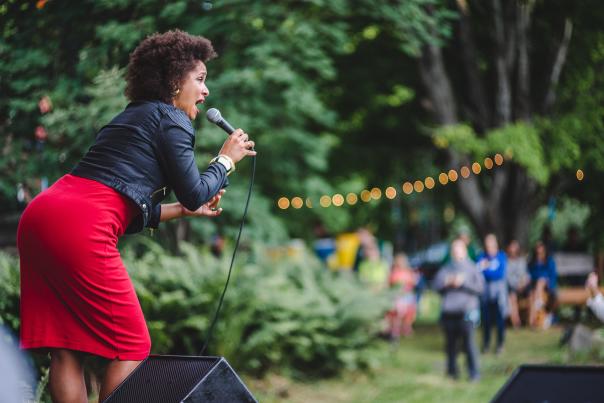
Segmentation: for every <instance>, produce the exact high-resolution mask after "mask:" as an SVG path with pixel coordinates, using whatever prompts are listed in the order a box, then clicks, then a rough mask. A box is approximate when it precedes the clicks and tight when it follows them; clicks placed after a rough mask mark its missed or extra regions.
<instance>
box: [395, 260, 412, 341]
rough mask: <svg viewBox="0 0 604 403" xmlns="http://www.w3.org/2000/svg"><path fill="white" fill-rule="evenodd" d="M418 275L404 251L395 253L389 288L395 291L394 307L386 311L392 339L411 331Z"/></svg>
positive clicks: (406, 334)
mask: <svg viewBox="0 0 604 403" xmlns="http://www.w3.org/2000/svg"><path fill="white" fill-rule="evenodd" d="M417 281H418V275H417V273H416V272H415V270H413V268H411V266H409V260H408V259H407V255H405V254H404V253H397V254H396V255H395V256H394V261H393V262H392V269H391V271H390V278H389V279H388V283H389V284H390V288H391V289H394V290H395V291H396V294H395V297H394V307H393V309H391V310H390V312H388V322H389V323H388V324H389V335H390V338H391V339H392V340H398V339H399V338H400V336H401V334H402V335H403V336H409V335H410V334H411V333H412V332H413V328H412V326H413V322H414V321H415V314H416V299H415V293H414V289H415V285H416V284H417Z"/></svg>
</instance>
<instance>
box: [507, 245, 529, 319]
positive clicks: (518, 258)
mask: <svg viewBox="0 0 604 403" xmlns="http://www.w3.org/2000/svg"><path fill="white" fill-rule="evenodd" d="M506 253H507V257H508V265H507V271H506V280H507V283H508V296H509V308H510V321H511V322H512V326H514V327H515V328H518V327H519V326H520V325H521V323H520V313H519V308H518V299H520V298H523V297H524V298H526V297H528V295H529V292H530V283H531V279H530V276H529V272H528V270H527V262H526V257H525V256H524V255H522V254H521V253H520V244H519V243H518V241H516V240H512V241H511V242H510V243H509V244H508V247H507V250H506Z"/></svg>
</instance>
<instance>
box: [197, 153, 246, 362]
mask: <svg viewBox="0 0 604 403" xmlns="http://www.w3.org/2000/svg"><path fill="white" fill-rule="evenodd" d="M252 150H254V149H253V148H252ZM255 176H256V156H255V155H253V156H252V176H251V178H250V186H249V188H248V192H247V199H246V201H245V208H244V209H243V216H242V217H241V224H240V225H239V233H238V234H237V241H236V242H235V248H234V249H233V256H232V257H231V264H230V266H229V273H228V274H227V279H226V282H225V283H224V289H223V290H222V294H221V295H220V300H219V301H218V307H217V308H216V313H215V314H214V319H213V320H212V324H211V325H210V329H209V330H208V335H207V336H206V341H205V342H204V343H203V347H202V348H201V351H200V352H199V355H203V353H204V352H205V350H206V348H207V347H208V343H209V342H210V339H211V338H212V333H213V332H214V326H215V325H216V322H217V321H218V314H219V313H220V309H221V308H222V302H223V301H224V295H225V294H226V291H227V288H228V286H229V281H230V280H231V273H232V271H233V264H234V263H235V256H237V249H239V240H240V239H241V232H242V231H243V224H244V223H245V217H246V216H247V210H248V207H249V205H250V199H251V197H252V187H253V186H254V178H255Z"/></svg>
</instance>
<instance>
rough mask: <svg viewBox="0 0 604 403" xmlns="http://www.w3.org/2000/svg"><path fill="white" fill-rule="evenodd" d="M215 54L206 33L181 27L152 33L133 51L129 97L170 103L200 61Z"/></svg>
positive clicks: (127, 86)
mask: <svg viewBox="0 0 604 403" xmlns="http://www.w3.org/2000/svg"><path fill="white" fill-rule="evenodd" d="M216 56H217V55H216V52H215V51H214V48H213V47H212V43H211V42H210V41H209V40H208V39H206V38H204V37H203V36H194V35H189V34H187V33H186V32H183V31H180V30H174V31H168V32H165V33H163V34H153V35H150V36H148V37H147V38H145V39H144V40H143V41H142V42H141V43H140V44H139V45H138V46H137V47H136V49H134V52H132V53H131V54H130V62H129V63H128V72H127V73H126V97H128V99H130V100H131V101H139V100H160V101H163V102H166V103H171V102H172V99H173V97H174V92H175V91H176V89H177V88H178V87H179V86H180V83H182V81H183V80H184V78H185V76H186V74H187V73H189V72H190V71H191V70H193V69H194V68H195V66H196V65H197V63H198V61H202V62H204V63H205V62H207V61H208V60H210V59H213V58H214V57H216Z"/></svg>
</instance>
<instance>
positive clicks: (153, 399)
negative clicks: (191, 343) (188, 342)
mask: <svg viewBox="0 0 604 403" xmlns="http://www.w3.org/2000/svg"><path fill="white" fill-rule="evenodd" d="M219 360H220V358H219V357H179V356H151V357H149V358H147V359H146V360H145V361H144V362H142V363H141V364H140V366H139V367H138V368H137V369H136V370H135V371H134V372H133V373H132V374H131V375H130V376H129V377H128V379H127V382H124V383H123V384H122V385H121V386H120V387H118V388H117V389H116V390H115V392H114V393H113V394H112V395H111V396H109V398H107V400H105V402H106V403H109V402H110V403H122V402H123V403H131V402H147V403H171V402H175V403H177V402H181V401H182V400H183V399H184V398H185V397H186V396H187V394H189V392H191V390H192V389H193V388H194V387H195V385H197V384H198V383H199V382H200V381H201V379H202V378H203V377H204V376H205V375H206V374H207V373H208V372H209V371H210V369H211V368H212V367H213V366H214V365H215V364H216V363H217V362H218V361H219Z"/></svg>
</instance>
